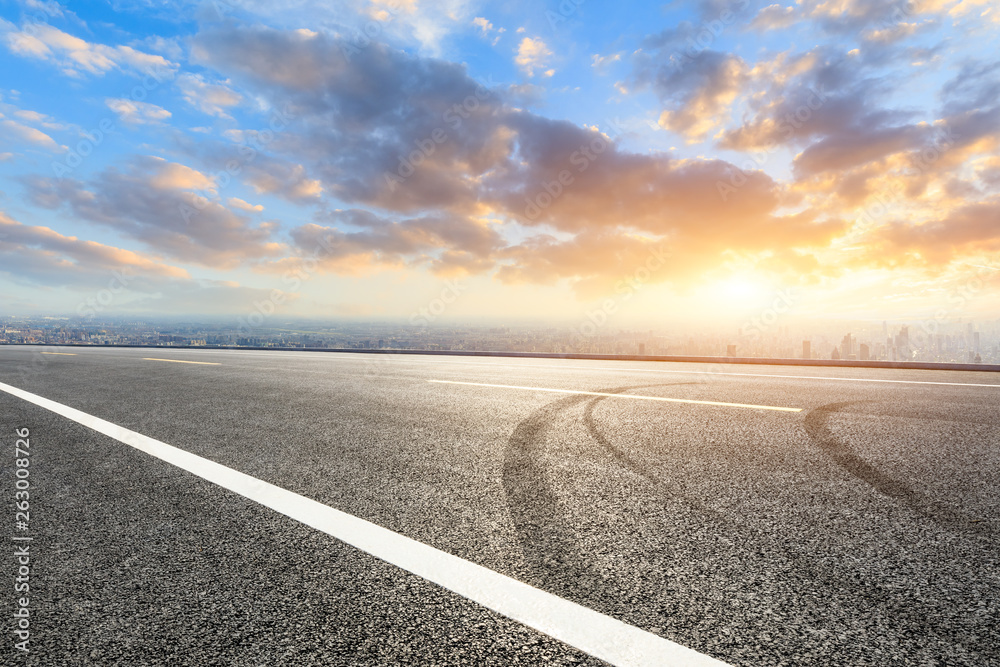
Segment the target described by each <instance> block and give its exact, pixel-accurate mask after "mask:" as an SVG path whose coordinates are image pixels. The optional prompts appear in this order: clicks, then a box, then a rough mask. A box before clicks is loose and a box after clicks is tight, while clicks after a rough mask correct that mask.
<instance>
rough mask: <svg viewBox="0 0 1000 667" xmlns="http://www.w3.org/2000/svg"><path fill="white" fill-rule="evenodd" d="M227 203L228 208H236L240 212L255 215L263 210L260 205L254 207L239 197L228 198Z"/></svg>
mask: <svg viewBox="0 0 1000 667" xmlns="http://www.w3.org/2000/svg"><path fill="white" fill-rule="evenodd" d="M228 202H229V205H230V206H232V207H233V208H238V209H240V210H241V211H253V212H255V213H259V212H261V211H263V210H264V207H263V206H261V205H260V204H257V205H256V206H254V205H253V204H251V203H249V202H245V201H243V200H242V199H240V198H239V197H230V198H229V200H228Z"/></svg>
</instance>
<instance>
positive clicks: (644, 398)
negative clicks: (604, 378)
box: [428, 380, 802, 412]
mask: <svg viewBox="0 0 1000 667" xmlns="http://www.w3.org/2000/svg"><path fill="white" fill-rule="evenodd" d="M428 382H434V383H436V384H465V385H470V386H473V387H497V388H499V389H527V390H528V391H547V392H551V393H555V394H583V395H585V396H609V397H611V398H633V399H636V400H640V401H664V402H666V403H694V404H695V405H721V406H723V407H727V408H754V409H755V410H778V411H780V412H802V408H782V407H778V406H775V405H753V404H751V403H723V402H721V401H695V400H693V399H690V398H667V397H665V396H641V395H638V394H610V393H607V392H603V391H580V390H577V389H548V388H546V387H519V386H517V385H510V384H486V383H485V382H457V381H455V380H428Z"/></svg>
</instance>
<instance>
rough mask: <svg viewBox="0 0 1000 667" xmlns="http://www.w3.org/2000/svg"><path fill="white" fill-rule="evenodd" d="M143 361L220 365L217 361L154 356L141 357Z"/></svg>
mask: <svg viewBox="0 0 1000 667" xmlns="http://www.w3.org/2000/svg"><path fill="white" fill-rule="evenodd" d="M143 360H144V361H169V362H171V363H174V364H201V365H202V366H221V365H222V364H221V363H219V362H217V361H182V360H180V359H157V358H155V357H143Z"/></svg>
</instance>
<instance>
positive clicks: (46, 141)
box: [0, 120, 66, 153]
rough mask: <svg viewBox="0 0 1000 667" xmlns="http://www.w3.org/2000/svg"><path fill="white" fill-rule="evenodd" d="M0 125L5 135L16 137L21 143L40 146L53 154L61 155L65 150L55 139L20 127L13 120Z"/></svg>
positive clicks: (39, 131)
mask: <svg viewBox="0 0 1000 667" xmlns="http://www.w3.org/2000/svg"><path fill="white" fill-rule="evenodd" d="M0 125H2V126H3V128H4V129H5V130H6V134H8V135H11V136H14V137H17V138H19V139H21V140H22V141H27V142H28V143H31V144H35V145H36V146H40V147H41V148H44V149H46V150H50V151H52V152H53V153H62V152H63V151H65V150H66V147H65V146H60V145H59V144H58V143H57V142H56V140H55V139H53V138H52V137H50V136H49V135H47V134H45V133H44V132H42V131H41V130H37V129H35V128H33V127H28V126H27V125H22V124H21V123H18V122H17V121H15V120H5V121H3V122H2V123H0Z"/></svg>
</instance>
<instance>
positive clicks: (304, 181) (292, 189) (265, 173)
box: [245, 160, 323, 203]
mask: <svg viewBox="0 0 1000 667" xmlns="http://www.w3.org/2000/svg"><path fill="white" fill-rule="evenodd" d="M245 180H246V182H247V183H248V184H249V185H250V187H252V188H253V189H254V192H256V193H257V194H276V195H278V196H280V197H284V198H285V199H287V200H289V201H292V202H297V203H305V202H310V201H312V202H315V201H319V198H320V196H321V195H322V194H323V184H322V183H320V181H319V180H317V179H315V178H309V177H308V175H307V174H306V169H305V167H304V166H302V165H301V164H291V163H287V162H282V161H277V160H268V161H266V162H263V161H255V162H254V163H253V164H251V165H249V166H248V167H247V168H246V169H245Z"/></svg>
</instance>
